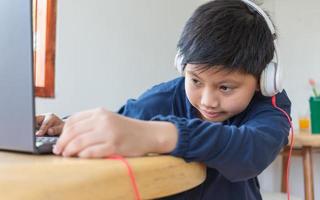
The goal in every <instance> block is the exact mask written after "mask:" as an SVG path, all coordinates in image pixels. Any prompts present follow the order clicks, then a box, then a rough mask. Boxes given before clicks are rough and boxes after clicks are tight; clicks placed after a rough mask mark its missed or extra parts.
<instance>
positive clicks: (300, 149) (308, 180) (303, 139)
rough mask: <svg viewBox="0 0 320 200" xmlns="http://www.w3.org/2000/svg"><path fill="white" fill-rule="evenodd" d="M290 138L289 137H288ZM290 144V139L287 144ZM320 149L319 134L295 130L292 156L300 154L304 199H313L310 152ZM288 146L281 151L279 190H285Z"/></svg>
mask: <svg viewBox="0 0 320 200" xmlns="http://www.w3.org/2000/svg"><path fill="white" fill-rule="evenodd" d="M289 138H290V137H289ZM289 144H290V141H289V143H288V145H289ZM319 149H320V134H310V133H306V132H299V131H296V132H295V134H294V146H293V151H292V156H301V157H302V162H303V176H304V193H305V200H314V184H313V165H312V152H314V151H317V150H319ZM288 153H289V146H286V147H285V148H284V150H283V152H282V155H283V157H282V182H281V191H282V192H287V188H286V185H287V183H286V171H287V164H288V163H287V161H288Z"/></svg>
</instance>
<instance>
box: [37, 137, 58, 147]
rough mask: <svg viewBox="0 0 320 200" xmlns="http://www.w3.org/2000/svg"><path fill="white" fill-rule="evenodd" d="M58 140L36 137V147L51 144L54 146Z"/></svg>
mask: <svg viewBox="0 0 320 200" xmlns="http://www.w3.org/2000/svg"><path fill="white" fill-rule="evenodd" d="M57 140H58V137H52V136H51V137H46V136H41V137H39V136H38V137H36V147H40V146H42V145H44V144H51V145H54V144H56V142H57Z"/></svg>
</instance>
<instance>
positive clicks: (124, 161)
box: [107, 155, 141, 200]
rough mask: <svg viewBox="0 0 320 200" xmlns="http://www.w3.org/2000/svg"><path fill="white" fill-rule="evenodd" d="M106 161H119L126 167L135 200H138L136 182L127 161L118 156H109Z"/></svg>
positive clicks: (138, 194)
mask: <svg viewBox="0 0 320 200" xmlns="http://www.w3.org/2000/svg"><path fill="white" fill-rule="evenodd" d="M107 159H113V160H120V161H121V162H122V163H123V164H124V165H125V166H126V168H127V172H128V175H129V177H130V181H131V185H132V188H133V192H134V196H135V199H136V200H140V199H141V196H140V192H139V190H138V186H137V182H136V179H135V177H134V174H133V170H132V167H131V166H130V164H129V163H128V161H127V160H126V159H125V158H123V157H122V156H118V155H113V156H110V157H108V158H107Z"/></svg>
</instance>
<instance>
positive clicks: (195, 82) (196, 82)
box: [191, 78, 200, 85]
mask: <svg viewBox="0 0 320 200" xmlns="http://www.w3.org/2000/svg"><path fill="white" fill-rule="evenodd" d="M191 81H192V83H193V85H200V81H198V80H197V79H194V78H192V79H191Z"/></svg>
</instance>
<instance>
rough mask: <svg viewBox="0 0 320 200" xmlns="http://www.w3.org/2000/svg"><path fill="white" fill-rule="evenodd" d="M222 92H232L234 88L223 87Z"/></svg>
mask: <svg viewBox="0 0 320 200" xmlns="http://www.w3.org/2000/svg"><path fill="white" fill-rule="evenodd" d="M220 90H221V91H222V92H230V91H231V90H232V88H231V87H228V86H225V85H223V86H220Z"/></svg>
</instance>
